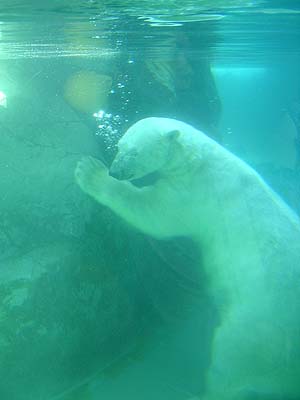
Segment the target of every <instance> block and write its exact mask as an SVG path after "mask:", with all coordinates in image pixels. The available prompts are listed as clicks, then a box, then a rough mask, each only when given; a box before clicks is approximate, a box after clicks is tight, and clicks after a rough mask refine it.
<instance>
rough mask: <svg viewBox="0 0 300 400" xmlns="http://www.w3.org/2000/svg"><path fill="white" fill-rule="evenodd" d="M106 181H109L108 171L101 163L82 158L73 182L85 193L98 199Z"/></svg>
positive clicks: (93, 159)
mask: <svg viewBox="0 0 300 400" xmlns="http://www.w3.org/2000/svg"><path fill="white" fill-rule="evenodd" d="M106 179H109V175H108V169H107V168H106V166H105V165H104V164H103V163H102V162H101V161H99V160H96V159H95V158H93V157H84V158H83V159H82V160H80V161H79V162H78V164H77V166H76V169H75V180H76V182H77V183H78V185H79V186H80V188H81V189H82V190H83V191H84V192H85V193H88V194H89V195H90V196H93V197H96V198H98V197H99V194H100V193H101V189H103V186H104V184H105V180H106Z"/></svg>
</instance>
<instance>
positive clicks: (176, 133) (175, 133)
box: [166, 129, 180, 140]
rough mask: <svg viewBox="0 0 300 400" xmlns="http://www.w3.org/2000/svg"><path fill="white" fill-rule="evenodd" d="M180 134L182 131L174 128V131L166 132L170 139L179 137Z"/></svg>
mask: <svg viewBox="0 0 300 400" xmlns="http://www.w3.org/2000/svg"><path fill="white" fill-rule="evenodd" d="M179 135H180V131H179V130H178V129H174V130H173V131H169V132H167V134H166V136H167V138H168V139H170V140H176V139H178V137H179Z"/></svg>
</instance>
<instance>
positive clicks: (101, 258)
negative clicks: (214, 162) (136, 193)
mask: <svg viewBox="0 0 300 400" xmlns="http://www.w3.org/2000/svg"><path fill="white" fill-rule="evenodd" d="M183 3H184V4H183ZM299 70H300V7H299V4H298V2H297V1H296V0H294V1H287V0H286V1H284V0H281V1H276V0H269V1H264V0H256V1H255V0H253V1H239V0H227V1H226V0H215V1H213V0H203V1H200V0H199V1H192V0H187V1H182V0H181V1H176V0H164V1H162V0H157V1H155V0H151V1H149V0H148V1H136V0H131V1H129V0H128V1H127V0H123V1H121V0H119V1H105V0H104V1H100V0H99V1H97V0H89V1H82V0H75V1H71V2H70V1H69V2H66V1H65V0H53V1H50V0H46V1H43V2H42V3H41V2H40V1H37V0H36V1H35V0H33V1H31V2H29V1H27V0H26V1H21V0H20V1H15V0H13V1H8V0H2V1H1V4H0V128H1V129H0V132H1V133H0V182H1V187H0V188H1V191H0V216H1V219H0V248H1V253H0V328H1V329H0V398H1V400H58V399H60V400H98V399H105V400H117V399H122V400H127V399H128V400H129V399H130V400H140V399H144V400H171V399H172V400H184V399H186V400H196V399H203V400H217V399H218V400H231V399H232V398H233V394H232V393H233V392H232V391H231V386H230V384H228V386H227V387H226V385H225V387H222V389H218V390H219V392H218V395H217V397H213V395H212V394H209V392H208V389H207V388H208V385H209V383H208V379H207V376H208V373H209V372H208V371H210V369H211V365H213V360H214V357H215V352H216V347H215V341H214V339H215V338H216V335H217V332H219V330H220V327H221V328H222V327H223V326H224V321H227V319H230V316H228V315H229V313H228V315H227V314H226V310H227V308H226V307H228V304H227V301H228V298H227V296H228V293H227V294H226V293H225V292H224V293H223V292H222V288H221V289H220V290H219V291H217V293H216V292H214V291H213V290H212V286H211V285H212V284H211V280H212V278H211V277H210V276H208V275H209V274H208V273H207V270H206V269H205V268H204V265H205V263H206V257H207V255H206V246H205V245H203V246H197V243H195V241H194V240H192V238H191V237H189V236H188V235H187V237H168V238H167V239H166V238H164V240H159V239H158V238H153V237H152V236H150V235H147V234H146V233H145V232H143V231H141V230H140V229H136V227H135V226H132V224H128V223H127V222H126V220H124V218H120V216H118V215H117V213H115V212H114V211H115V210H114V209H113V207H112V206H110V204H108V206H103V204H99V202H96V201H94V200H93V199H92V198H91V197H90V196H88V195H87V194H85V193H84V192H83V191H81V190H80V188H79V186H78V185H77V183H76V182H75V179H74V170H75V168H76V165H77V163H78V161H79V160H80V159H81V158H82V157H83V156H93V157H96V158H98V159H101V160H102V161H103V163H104V164H105V165H106V166H107V167H109V166H110V164H111V162H112V161H113V159H114V157H115V155H116V152H117V142H118V140H119V138H120V137H121V136H122V135H123V134H124V132H125V131H126V130H127V129H128V128H129V127H130V126H131V125H132V124H134V123H135V122H137V121H138V120H140V119H142V118H145V117H149V116H156V117H166V118H175V119H178V120H182V121H184V122H186V123H188V124H191V125H192V126H194V127H195V128H196V129H198V130H201V131H204V132H205V133H206V134H207V135H208V136H209V137H210V138H212V139H213V140H215V141H216V142H217V143H219V144H220V145H221V146H222V147H224V148H226V149H227V150H229V151H230V152H232V153H233V154H235V155H237V156H238V157H240V158H241V159H242V160H243V161H245V162H246V163H248V164H249V165H250V166H251V167H253V168H254V169H255V170H256V171H258V172H259V174H260V175H261V176H262V177H263V179H264V180H265V181H266V182H267V184H268V185H270V187H272V189H273V190H274V191H275V192H277V194H279V196H280V197H281V198H282V199H283V200H284V202H285V203H286V204H287V205H288V206H283V208H285V207H290V209H291V210H292V212H291V215H293V217H291V218H292V219H293V218H295V221H296V222H295V223H294V225H293V224H292V225H291V226H292V228H289V227H287V225H286V223H285V222H283V225H282V226H280V224H276V223H275V222H274V227H273V228H272V229H270V230H272V232H281V236H280V235H279V236H280V238H281V240H280V242H279V243H280V245H277V242H276V246H277V247H276V246H274V247H275V248H276V249H278V248H279V247H280V246H281V245H282V243H283V244H284V245H285V257H283V258H282V259H281V258H280V257H281V254H280V255H278V257H277V258H276V260H279V261H276V262H275V264H276V266H275V267H274V271H275V272H274V274H273V275H272V280H271V281H270V282H271V283H270V286H268V285H267V284H266V287H268V288H269V287H272V284H274V287H276V288H278V290H277V293H280V296H281V297H280V301H279V303H278V304H279V305H278V306H277V308H276V310H274V309H273V310H271V309H270V310H271V311H270V310H269V309H268V312H267V311H266V314H265V315H264V314H260V309H263V306H262V304H263V301H261V302H260V299H259V294H258V292H257V293H256V291H258V287H259V283H260V277H259V276H258V278H257V281H255V282H253V281H251V284H252V286H251V284H249V291H253V299H257V304H258V305H257V304H256V307H257V309H255V312H254V314H255V313H256V312H257V313H258V314H257V315H259V317H258V316H257V317H256V318H255V317H253V316H251V318H250V313H249V312H248V311H247V312H246V313H245V315H243V316H240V320H239V321H240V322H239V323H238V324H237V325H236V326H235V328H236V329H234V330H233V332H232V337H233V338H235V337H236V338H238V337H239V334H241V332H242V333H243V335H245V343H249V347H247V345H246V348H249V353H251V352H252V353H255V354H256V352H257V353H258V354H259V353H263V351H262V349H266V348H268V345H269V343H271V344H272V345H273V344H274V347H276V346H277V347H278V348H280V349H282V354H283V356H282V360H283V359H284V363H283V364H284V368H285V375H284V377H283V375H280V372H278V375H276V374H277V372H274V371H281V369H280V368H281V367H280V368H279V367H278V358H276V356H275V355H274V362H273V364H272V362H270V365H271V367H269V369H268V370H264V369H263V367H261V364H259V362H258V364H259V365H257V364H255V362H253V364H251V363H250V364H248V365H247V368H246V367H245V371H246V372H245V373H244V374H245V375H246V381H245V380H244V381H243V380H241V381H239V379H240V377H237V378H236V379H235V373H236V370H235V369H234V367H235V365H234V361H232V360H235V359H236V354H242V350H241V348H239V345H240V342H239V341H238V339H236V349H235V351H234V352H233V353H231V354H230V353H228V354H229V358H228V357H225V356H224V360H225V361H224V360H221V361H220V364H217V367H218V368H220V370H218V371H217V372H218V373H220V381H221V376H222V374H224V371H225V372H226V373H228V374H229V376H230V379H233V382H234V385H236V386H237V387H238V389H239V390H240V393H239V394H237V395H236V397H234V398H235V399H236V400H246V399H247V400H254V399H256V400H257V399H258V400H266V399H268V400H275V399H276V400H279V399H280V400H292V399H293V400H298V399H299V398H300V389H299V386H298V383H295V376H294V375H293V374H294V371H296V374H297V371H300V366H299V363H298V362H297V360H298V359H300V349H299V342H300V339H299V337H300V334H299V326H300V321H297V320H296V318H294V315H297V311H295V310H299V313H298V314H299V315H300V308H299V303H300V298H299V296H298V295H297V294H295V293H296V291H299V289H297V287H298V286H299V284H298V285H297V282H299V279H300V278H299V277H300V272H299V267H298V265H300V263H299V264H297V261H294V258H293V257H294V256H293V254H294V253H293V252H295V251H297V249H298V248H299V243H300V242H298V239H297V238H299V237H300V236H299V235H298V236H297V234H295V235H294V236H293V235H292V234H291V235H290V230H293V229H295V230H296V231H297V229H298V220H297V217H296V215H297V214H299V213H300V144H299V143H300V74H299ZM154 157H156V155H155V156H154ZM182 163H183V165H184V159H183V160H182ZM155 172H157V171H155ZM158 178H159V177H158V176H157V174H156V173H154V174H151V175H149V176H148V175H147V176H145V177H143V178H142V179H139V180H137V181H134V182H133V185H134V186H135V187H136V188H140V189H141V187H144V186H152V185H155V184H156V183H157V179H158ZM188 187H189V186H188ZM225 187H226V185H225ZM189 188H190V187H189ZM185 189H186V188H185ZM185 189H184V190H185ZM245 189H247V187H246V184H245ZM205 190H206V188H205ZM239 190H240V191H241V193H243V191H242V187H241V188H240V189H239ZM207 191H208V192H209V188H208V190H207ZM120 193H121V192H119V191H117V192H116V197H117V196H119V194H120ZM175 193H176V196H177V194H178V198H180V196H181V194H182V193H181V192H180V193H179V192H175ZM174 196H175V195H174ZM120 198H122V196H120ZM223 200H224V203H223ZM230 200H231V199H230V197H229V200H228V199H227V200H226V195H224V197H223V195H220V208H224V210H225V211H226V207H227V206H226V205H228V207H229V206H230ZM184 201H185V200H184ZM226 201H227V202H226ZM100 203H101V202H100ZM183 203H184V202H183ZM183 203H182V204H183ZM199 204H201V202H199ZM256 204H257V207H256ZM259 204H261V203H260V199H259V198H257V200H252V199H251V200H250V205H251V207H253V208H254V209H256V208H259ZM270 204H271V201H270ZM276 204H277V203H276ZM153 205H154V204H153ZM196 206H197V207H198V203H197V204H196ZM193 207H195V202H194V203H193ZM251 207H250V208H251ZM268 207H269V205H268V203H267V205H266V208H267V209H268ZM276 207H277V208H276V210H277V209H278V212H279V213H280V212H281V211H279V209H280V207H279V206H278V204H277V206H276ZM128 208H129V209H133V210H134V209H135V205H134V204H133V205H132V204H130V205H129V207H128ZM261 208H262V209H264V206H262V207H261ZM165 211H166V213H167V211H168V210H167V209H166V210H165ZM289 212H290V211H288V213H289ZM292 213H295V216H294V214H292ZM178 215H179V214H178ZM241 215H242V213H241V214H239V213H237V215H236V219H239V218H241ZM276 215H277V214H276ZM163 216H164V213H163V214H162V215H160V216H157V221H158V224H159V222H160V219H162V218H163ZM274 218H275V217H274ZM274 218H271V219H270V224H272V223H273V220H274ZM261 219H263V218H261ZM286 219H288V217H286ZM175 220H177V214H176V217H175V218H174V221H175ZM254 220H255V217H254ZM275 220H276V218H275ZM178 221H179V222H180V218H179V216H178ZM276 221H277V220H276ZM282 221H283V219H282ZM285 221H286V220H285ZM293 221H294V220H293ZM162 223H163V222H162ZM224 224H226V221H225V219H224ZM133 225H134V224H133ZM258 225H259V223H258V221H257V226H258ZM267 225H268V228H266V230H267V231H268V230H269V226H270V225H269V224H267ZM200 226H201V221H199V227H200ZM255 226H256V223H254V227H255ZM253 229H254V231H255V228H253ZM243 231H244V229H243V228H241V232H243ZM228 232H231V226H230V225H228ZM171 236H172V235H171ZM216 236H218V232H217V233H216ZM294 237H295V239H294ZM276 238H277V236H276ZM291 238H293V239H291ZM226 240H227V239H226V238H225V237H224V243H225V242H226ZM272 240H273V239H272V238H270V239H269V240H266V241H262V239H261V238H260V237H259V235H258V236H257V240H256V245H255V246H254V247H253V253H252V252H251V255H250V254H249V250H248V252H247V247H246V243H242V245H241V244H239V246H235V247H234V246H233V247H232V248H230V246H229V245H228V246H229V247H228V252H226V254H224V269H225V268H227V265H231V263H230V261H229V260H230V257H232V258H233V259H237V254H240V253H239V252H241V248H242V249H243V246H244V256H243V253H241V254H242V256H239V257H240V259H239V260H240V261H239V263H240V264H239V265H240V266H241V268H242V267H243V268H247V265H248V264H247V261H245V260H247V259H248V258H249V259H251V257H252V255H253V254H256V253H255V252H256V251H258V250H257V249H260V251H261V253H260V254H263V256H262V258H261V259H260V261H259V262H261V263H262V265H263V266H264V263H265V264H268V261H265V260H266V259H267V257H269V254H270V251H269V249H270V248H272V246H273V244H274V242H273V241H272ZM274 240H275V239H274ZM276 240H277V239H276ZM242 241H243V239H241V242H242ZM228 243H229V242H228ZM264 246H265V247H264ZM289 246H290V247H289ZM208 247H209V246H208ZM222 248H224V246H222ZM261 249H262V250H261ZM295 249H296V250H295ZM220 251H221V250H220ZM275 254H276V251H275ZM278 254H279V253H278ZM295 257H296V258H297V254H296V256H295ZM298 258H299V257H298ZM261 260H264V261H261ZM249 262H250V261H249ZM249 265H250V266H251V265H252V264H249ZM271 267H272V268H273V264H272V265H271ZM290 267H291V268H290ZM272 268H271V269H272ZM286 271H287V272H286ZM246 275H247V274H245V277H246ZM225 276H226V274H225ZM266 276H269V275H264V276H263V277H261V281H264V282H265V280H266V281H268V279H267V278H266ZM236 279H237V281H236V283H235V284H233V289H232V291H233V292H235V290H236V289H237V287H238V284H239V283H238V282H239V281H238V279H239V278H236ZM225 280H226V278H224V281H225ZM228 280H229V278H228ZM274 282H275V283H274ZM276 285H277V286H276ZM270 293H271V292H270ZM270 296H271V295H270ZM273 296H274V295H273ZM271 297H272V296H271ZM240 300H241V299H240ZM241 302H242V300H241ZM271 303H272V301H271ZM290 303H291V304H290ZM272 304H273V303H272ZM276 304H277V303H276ZM284 304H288V307H287V308H286V309H285V312H284V314H285V317H284V319H283V321H284V322H282V321H281V320H279V318H278V320H277V319H276V318H277V314H278V315H279V314H280V315H281V313H283V310H282V309H281V308H280V307H283V308H284ZM247 310H248V309H247ZM252 311H253V310H252ZM224 315H225V316H224ZM262 315H263V316H262ZM247 316H249V319H250V321H251V323H252V325H251V323H249V322H248V319H247ZM271 317H272V321H271V320H270V318H271ZM262 320H263V321H265V325H266V331H267V332H269V335H268V340H266V339H265V336H264V339H263V340H261V342H257V341H255V340H254V343H255V346H253V347H251V346H252V345H251V343H252V341H251V338H252V337H253V338H255V332H256V328H257V326H261V325H262ZM270 321H271V322H270ZM274 321H275V322H274ZM276 321H280V322H278V323H277V322H276ZM246 322H247V323H248V325H247V323H246ZM249 324H250V325H249ZM252 328H253V330H252ZM276 328H278V330H280V332H286V333H285V336H284V340H281V339H280V340H281V341H280V340H279V339H278V338H277V335H276V332H275V331H276ZM268 329H269V331H268ZM273 332H274V334H273ZM297 335H298V336H297ZM295 337H296V338H298V339H299V340H298V341H297V340H295ZM234 343H235V342H234ZM283 343H284V344H283ZM230 344H231V345H232V343H231V342H230ZM250 345H251V346H250ZM224 346H225V347H226V349H227V348H228V349H230V346H229V345H226V344H224ZM233 347H235V346H233ZM270 347H272V346H271V345H270ZM272 348H273V347H272ZM244 350H245V349H244ZM225 353H226V352H225ZM246 353H247V352H246ZM228 354H226V356H227V355H228ZM266 355H267V356H266V358H267V357H268V356H269V353H268V352H267V350H266ZM272 357H273V354H272V353H271V360H272ZM250 359H251V357H250ZM256 359H259V357H258V356H257V357H256V356H255V357H254V360H256ZM280 360H281V359H280ZM247 362H248V360H247V358H246V357H245V365H246V364H247ZM242 364H243V363H242ZM280 365H281V366H282V364H280ZM273 367H274V368H273ZM298 367H299V369H298V370H297V368H298ZM218 368H217V369H218ZM235 368H236V367H235ZM241 369H242V370H243V371H244V369H243V368H241ZM253 370H254V371H259V372H257V374H258V376H259V378H257V377H256V378H255V379H254V378H253ZM228 371H229V372H228ZM230 371H232V373H231V372H230ZM299 373H300V372H299ZM247 374H248V375H247ZM273 375H275V376H276V381H277V382H279V383H278V384H276V385H274V383H272V382H273V381H272V379H271V378H269V376H273ZM254 376H255V374H254ZM232 377H233V378H232ZM230 379H229V381H230ZM217 381H218V380H217ZM257 381H259V384H258V385H257ZM218 382H219V381H218ZM245 382H246V384H245ZM286 382H288V383H286ZM290 387H292V389H290ZM207 393H208V394H207ZM220 393H221V394H220ZM205 396H206V397H205Z"/></svg>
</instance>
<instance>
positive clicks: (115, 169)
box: [109, 161, 133, 181]
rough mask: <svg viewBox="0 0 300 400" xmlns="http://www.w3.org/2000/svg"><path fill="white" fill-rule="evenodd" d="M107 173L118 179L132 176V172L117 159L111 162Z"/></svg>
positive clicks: (126, 178) (122, 179) (123, 179)
mask: <svg viewBox="0 0 300 400" xmlns="http://www.w3.org/2000/svg"><path fill="white" fill-rule="evenodd" d="M109 175H110V176H112V177H113V178H115V179H118V180H119V181H125V180H129V179H131V178H132V177H133V173H132V172H130V171H128V170H126V169H125V168H123V167H122V165H121V163H120V162H117V161H114V162H113V163H112V164H111V167H110V169H109Z"/></svg>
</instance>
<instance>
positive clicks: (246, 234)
mask: <svg viewBox="0 0 300 400" xmlns="http://www.w3.org/2000/svg"><path fill="white" fill-rule="evenodd" d="M154 150H155V151H154ZM127 154H131V155H130V157H127ZM114 163H115V164H114ZM114 163H113V165H112V169H115V170H118V172H120V170H123V171H125V176H126V174H127V175H128V179H133V178H139V177H141V176H143V175H145V174H147V173H150V172H154V171H156V170H157V172H158V173H159V176H160V178H159V179H158V180H157V181H156V182H155V183H154V184H153V185H152V186H149V187H144V188H137V187H135V186H133V185H132V184H131V183H130V182H129V181H127V180H124V181H119V180H116V179H114V178H112V177H111V176H109V174H108V171H107V170H106V168H105V167H104V166H103V165H102V164H101V163H100V162H99V161H96V160H94V159H91V158H89V159H85V160H83V161H82V162H81V163H79V165H78V167H77V170H76V178H77V182H78V183H79V185H80V186H81V188H82V189H83V190H84V191H85V192H87V193H89V194H90V195H91V196H93V197H94V198H95V199H96V200H97V201H99V202H100V203H101V204H103V205H105V206H107V207H109V208H111V209H112V210H113V211H114V212H115V213H116V214H118V215H119V216H120V217H122V218H123V219H124V220H126V221H128V222H129V223H130V224H131V225H133V226H134V227H136V228H137V229H139V230H140V231H142V232H144V233H146V234H149V235H152V236H154V237H156V238H159V239H164V238H168V237H174V236H187V237H190V238H192V239H193V240H194V241H195V242H196V243H197V244H198V245H199V247H200V248H201V254H202V256H203V261H202V265H201V267H202V268H204V271H205V273H206V275H207V279H208V282H209V288H208V289H209V291H210V294H211V297H212V300H213V301H214V302H215V303H216V306H217V307H218V309H219V312H220V316H221V323H220V325H219V326H218V327H217V329H216V331H215V335H214V339H213V348H212V360H211V366H210V369H209V371H208V374H207V391H206V396H205V400H233V399H238V400H239V399H244V398H245V399H246V398H247V399H248V398H251V396H250V395H249V393H251V391H254V393H258V394H259V395H261V393H265V394H266V395H268V396H270V395H273V394H274V395H276V396H277V397H276V398H280V396H281V398H282V399H284V398H289V397H291V398H297V396H298V397H299V398H300V383H299V381H300V223H299V219H298V217H297V216H296V215H295V214H294V213H293V212H292V211H291V210H290V209H289V208H288V206H287V205H285V204H284V203H283V201H282V200H281V199H280V198H279V197H278V196H277V195H276V194H275V193H274V192H273V191H272V190H271V189H270V188H269V187H268V186H267V185H266V183H265V182H264V181H263V180H262V178H261V177H260V176H259V175H258V174H257V173H256V172H255V171H254V170H253V169H252V168H250V167H249V166H248V165H246V164H245V163H244V162H243V161H242V160H240V159H239V158H237V157H236V156H234V155H233V154H231V153H230V152H228V151H227V150H226V149H224V148H223V147H221V146H220V145H219V144H217V143H216V142H215V141H213V140H212V139H210V138H209V137H207V136H206V135H204V134H203V133H201V132H199V131H197V130H195V129H194V128H193V127H191V126H189V125H187V124H185V123H183V122H180V121H176V120H171V119H167V118H147V119H143V120H141V121H139V122H138V123H136V124H135V125H133V126H132V127H131V128H130V129H129V130H128V131H127V132H126V133H125V135H124V136H123V138H122V139H121V140H120V143H119V152H118V154H117V156H116V160H115V161H114ZM156 166H157V168H156ZM128 171H129V172H128ZM124 179H126V178H124ZM247 396H250V397H247ZM278 396H279V397H278ZM258 398H259V399H260V398H261V399H263V398H264V397H258ZM268 398H269V397H268Z"/></svg>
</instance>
